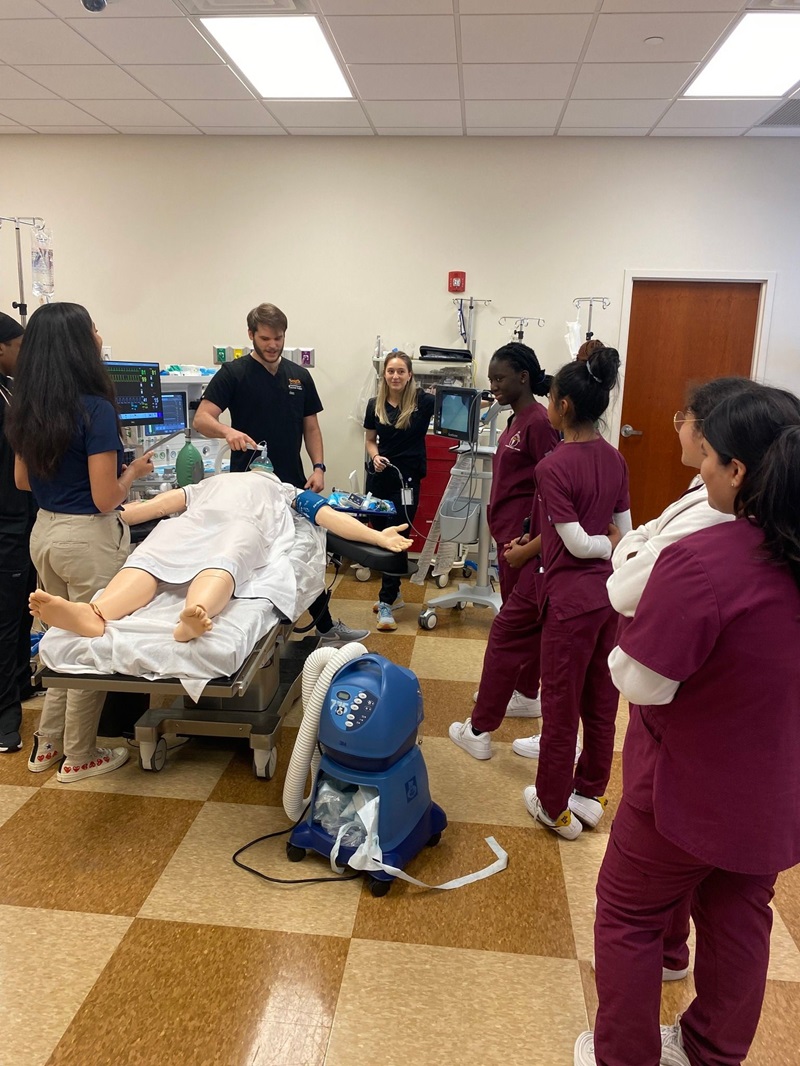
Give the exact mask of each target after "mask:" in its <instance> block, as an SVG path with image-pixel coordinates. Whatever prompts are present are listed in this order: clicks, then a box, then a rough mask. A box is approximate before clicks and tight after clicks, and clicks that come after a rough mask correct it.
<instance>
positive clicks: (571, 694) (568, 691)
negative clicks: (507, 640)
mask: <svg viewBox="0 0 800 1066" xmlns="http://www.w3.org/2000/svg"><path fill="white" fill-rule="evenodd" d="M616 632H617V614H616V611H615V610H614V609H613V607H611V605H610V604H609V606H608V607H600V608H599V609H598V610H596V611H587V612H586V614H580V615H577V616H576V617H574V618H567V619H564V620H563V621H562V620H561V619H559V618H556V615H555V612H554V611H553V609H552V606H551V605H550V604H548V605H547V606H546V607H545V617H544V628H543V630H542V741H541V748H540V752H539V771H538V773H537V775H536V794H537V796H538V797H539V799H540V801H541V804H542V806H543V807H544V809H545V812H546V813H547V814H548V815H549V816H550V817H551V818H554V819H555V818H558V816H559V815H560V814H561V813H562V812H563V811H565V810H566V809H567V803H568V801H569V797H570V795H571V794H572V791H573V790H574V791H575V792H579V793H580V794H581V795H582V796H602V795H603V794H604V792H605V790H606V787H607V786H608V779H609V777H610V776H611V762H612V759H613V757H614V726H615V722H616V718H617V707H618V705H619V693H618V692H617V690H616V688H615V687H614V683H613V682H612V680H611V674H610V673H609V671H608V656H609V655H610V654H611V649H612V648H613V647H614V639H615V636H616ZM580 722H583V751H582V752H581V757H580V759H579V760H578V766H577V768H575V743H576V741H577V739H578V724H579V723H580Z"/></svg>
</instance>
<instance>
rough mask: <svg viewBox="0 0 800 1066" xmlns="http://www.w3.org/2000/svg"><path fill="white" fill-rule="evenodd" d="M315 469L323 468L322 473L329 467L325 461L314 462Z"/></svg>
mask: <svg viewBox="0 0 800 1066" xmlns="http://www.w3.org/2000/svg"><path fill="white" fill-rule="evenodd" d="M314 469H315V470H321V471H322V473H323V474H324V473H325V472H326V471H327V469H328V468H327V466H325V464H324V463H314Z"/></svg>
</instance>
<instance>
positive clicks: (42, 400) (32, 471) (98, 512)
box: [7, 303, 153, 781]
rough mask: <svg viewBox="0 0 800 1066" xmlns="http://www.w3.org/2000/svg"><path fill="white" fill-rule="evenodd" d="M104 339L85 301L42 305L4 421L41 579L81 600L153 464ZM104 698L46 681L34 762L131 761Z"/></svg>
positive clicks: (103, 764)
mask: <svg viewBox="0 0 800 1066" xmlns="http://www.w3.org/2000/svg"><path fill="white" fill-rule="evenodd" d="M101 347H102V338H101V337H100V336H99V334H98V333H97V330H96V329H95V326H94V323H93V322H92V319H91V316H90V315H89V312H88V311H87V310H86V308H85V307H81V305H80V304H72V303H54V304H49V305H47V306H44V307H40V308H38V309H37V310H36V311H35V312H34V313H33V314H32V315H31V318H30V322H29V323H28V328H27V330H26V333H25V337H24V340H23V343H22V347H21V350H20V355H19V363H18V366H17V376H16V379H15V384H16V388H15V393H14V403H13V405H12V407H11V408H10V410H9V418H8V424H7V435H8V439H9V441H10V443H11V446H12V447H13V449H14V452H15V454H16V460H15V476H16V481H17V485H18V487H19V488H21V489H29V490H31V491H32V492H33V495H34V497H35V499H36V502H37V504H38V505H39V513H38V516H37V519H36V524H35V525H34V527H33V532H32V534H31V558H32V559H33V563H34V565H35V567H36V570H37V573H38V575H39V581H40V584H41V587H42V588H43V589H44V590H45V591H46V592H48V593H51V594H53V595H57V596H63V597H64V598H65V599H67V600H72V601H79V602H83V603H88V602H90V600H91V599H92V596H93V595H94V594H95V593H96V592H98V591H99V590H100V589H101V588H103V586H104V585H107V584H108V582H109V581H110V580H111V578H112V577H113V576H114V574H115V573H116V572H117V570H119V568H120V566H122V564H123V562H124V561H125V558H126V557H127V554H128V548H129V545H130V533H129V530H128V527H127V526H126V525H125V523H124V522H123V521H122V520H121V518H120V515H119V507H120V505H121V504H122V503H123V502H124V501H125V499H126V498H127V496H128V492H129V491H130V487H131V485H132V483H133V482H134V480H135V479H136V478H137V477H141V476H143V475H144V474H147V473H150V472H151V471H152V469H153V464H152V462H151V461H150V456H149V455H147V456H143V457H141V458H139V459H135V460H134V461H133V462H132V463H131V464H130V466H128V467H127V469H123V465H122V454H123V449H122V441H121V439H120V425H119V417H118V414H117V409H116V403H115V400H114V386H113V383H112V381H111V378H110V376H109V374H108V371H107V370H106V368H105V367H104V365H103V361H102V359H101V354H100V353H101ZM103 699H104V693H91V692H77V691H73V690H67V691H65V690H64V689H53V688H50V689H48V690H47V695H46V696H45V703H44V710H43V711H42V717H41V721H40V722H39V729H38V730H37V732H36V734H35V735H34V742H33V751H32V752H31V755H30V758H29V760H28V769H29V770H31V771H32V772H34V773H38V772H39V771H42V770H47V769H49V768H50V767H52V766H55V765H59V764H60V765H59V770H58V775H57V776H58V780H59V781H77V780H81V779H82V778H85V777H93V776H95V775H96V774H102V773H107V772H108V771H110V770H115V769H116V768H117V767H118V766H121V765H122V764H123V763H124V762H126V761H127V758H128V752H127V750H126V749H125V748H113V749H112V748H98V747H97V724H98V721H99V719H100V711H101V709H102V704H103ZM62 755H63V757H64V758H63V762H62V761H61V760H62Z"/></svg>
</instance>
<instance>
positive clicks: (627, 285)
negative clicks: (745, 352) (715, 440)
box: [607, 270, 778, 447]
mask: <svg viewBox="0 0 800 1066" xmlns="http://www.w3.org/2000/svg"><path fill="white" fill-rule="evenodd" d="M777 277H778V274H777V271H775V270H754V271H745V270H626V271H625V276H624V281H623V287H622V306H621V309H620V328H619V350H620V352H624V353H625V355H624V357H623V360H622V366H621V367H620V375H619V376H620V383H619V391H618V392H617V395H616V397H615V398H614V401H613V402H612V405H611V409H610V411H609V413H608V418H607V422H608V439H609V441H610V442H611V443H612V444H616V446H617V447H619V431H620V426H621V424H622V417H621V416H622V401H623V398H624V395H625V372H626V369H627V365H628V335H629V333H630V326H631V304H632V303H633V283H634V282H635V281H745V282H755V283H758V284H760V285H761V295H760V298H759V301H758V318H757V320H756V334H755V345H754V348H753V362H752V366H751V369H750V373H751V375H752V377H753V379H754V380H755V381H763V380H764V377H765V375H766V364H767V348H768V343H769V331H770V326H771V324H772V304H773V302H774V299H775V285H776V280H777Z"/></svg>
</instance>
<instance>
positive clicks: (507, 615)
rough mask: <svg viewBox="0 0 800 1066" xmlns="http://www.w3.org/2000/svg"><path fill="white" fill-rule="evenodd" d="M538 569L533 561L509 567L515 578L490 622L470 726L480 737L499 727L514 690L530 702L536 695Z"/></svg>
mask: <svg viewBox="0 0 800 1066" xmlns="http://www.w3.org/2000/svg"><path fill="white" fill-rule="evenodd" d="M538 569H539V568H538V566H537V560H535V559H534V560H531V562H528V563H526V564H525V566H523V567H521V568H520V569H519V570H518V571H514V570H511V568H510V567H509V570H511V573H515V572H516V573H517V574H518V575H519V576H518V577H517V582H516V584H515V585H514V586H513V588H512V590H511V593H510V594H509V596H508V599H507V600H505V602H504V603H503V606H502V607H501V608H500V612H499V614H498V615H497V617H496V618H495V620H494V621H493V622H492V628H491V630H490V631H489V641H488V643H487V645H486V652H485V654H484V657H483V672H482V673H481V683H480V686H479V688H478V699H477V700H476V702H475V707H474V708H473V711H472V724H473V726H474V727H475V729H478V730H480V731H481V732H482V733H491V732H493V730H495V729H497V728H498V727H499V726H500V725H501V724H502V722H503V718H504V717H505V713H506V706H507V705H508V701H509V700H510V699H511V694H512V693H513V692H514V690H515V689H516V690H517V691H518V692H521V693H522V695H523V696H528V697H529V698H530V699H534V698H535V697H536V696H537V695H538V692H539V677H540V676H541V641H542V623H541V621H540V612H539V601H538V598H537V595H536V577H537V574H538ZM501 574H502V571H501ZM501 588H502V585H501Z"/></svg>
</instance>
